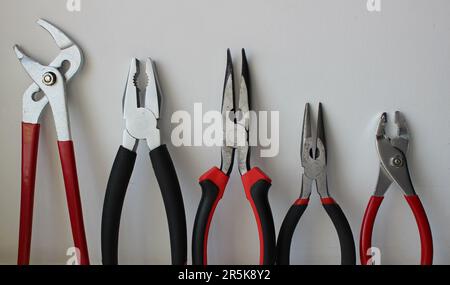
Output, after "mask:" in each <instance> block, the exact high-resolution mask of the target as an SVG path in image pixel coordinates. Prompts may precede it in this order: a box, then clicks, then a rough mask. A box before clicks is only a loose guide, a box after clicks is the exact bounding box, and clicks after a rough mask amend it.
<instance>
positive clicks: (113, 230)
mask: <svg viewBox="0 0 450 285" xmlns="http://www.w3.org/2000/svg"><path fill="white" fill-rule="evenodd" d="M138 73H139V72H138V61H137V59H133V60H132V62H131V67H130V72H129V75H128V82H127V87H126V91H125V95H124V100H123V115H124V118H125V120H126V128H125V130H124V132H123V144H122V145H121V146H120V148H119V151H118V152H117V155H116V159H115V160H114V165H113V167H112V170H111V174H110V177H109V181H108V186H107V188H106V195H105V201H104V205H103V215H102V237H101V238H102V261H103V264H105V265H114V264H117V263H118V240H119V226H120V216H121V213H122V206H123V202H124V199H125V194H126V191H127V188H128V183H129V181H130V178H131V174H132V172H133V168H134V164H135V161H136V149H137V146H138V143H139V140H141V139H145V140H146V141H147V145H148V147H149V149H150V160H151V162H152V166H153V170H154V171H155V176H156V179H157V180H158V184H159V187H160V188H161V194H162V196H163V201H164V206H165V208H166V214H167V219H168V224H169V234H170V244H171V249H172V264H176V265H183V264H186V259H187V233H186V216H185V211H184V204H183V197H182V194H181V190H180V185H179V182H178V178H177V173H176V171H175V167H174V165H173V162H172V159H171V157H170V154H169V151H168V150H167V147H166V146H165V145H161V139H160V133H159V129H158V127H157V126H158V119H159V109H160V101H161V91H160V88H159V84H158V78H157V76H156V70H155V68H154V65H153V63H152V61H151V60H150V59H148V60H147V68H146V73H147V76H148V86H147V90H146V94H145V107H140V104H139V94H138V93H139V92H138V89H137V87H136V78H137V75H138Z"/></svg>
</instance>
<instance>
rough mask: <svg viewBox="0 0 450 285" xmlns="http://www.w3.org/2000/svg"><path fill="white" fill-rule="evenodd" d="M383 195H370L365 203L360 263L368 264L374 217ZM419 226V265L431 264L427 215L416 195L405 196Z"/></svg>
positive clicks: (431, 247)
mask: <svg viewBox="0 0 450 285" xmlns="http://www.w3.org/2000/svg"><path fill="white" fill-rule="evenodd" d="M383 198H384V197H376V196H372V197H371V198H370V201H369V204H368V205H367V209H366V212H365V214H364V218H363V223H362V227H361V236H360V245H359V248H360V258H361V264H362V265H368V262H369V260H370V256H368V255H367V251H368V250H369V249H370V248H371V247H372V233H373V226H374V223H375V218H376V215H377V212H378V209H379V208H380V205H381V203H382V202H383ZM405 198H406V201H407V202H408V204H409V206H410V207H411V210H412V212H413V214H414V217H415V219H416V222H417V226H418V228H419V235H420V243H421V261H420V264H421V265H431V264H432V262H433V238H432V235H431V229H430V224H429V223H428V219H427V215H426V213H425V210H424V208H423V206H422V203H421V202H420V199H419V197H418V196H417V195H413V196H405Z"/></svg>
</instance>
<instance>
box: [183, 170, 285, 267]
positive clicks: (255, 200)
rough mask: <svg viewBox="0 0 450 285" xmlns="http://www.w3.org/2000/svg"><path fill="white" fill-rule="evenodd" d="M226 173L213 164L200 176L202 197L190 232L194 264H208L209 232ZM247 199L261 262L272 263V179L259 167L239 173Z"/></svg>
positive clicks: (273, 260)
mask: <svg viewBox="0 0 450 285" xmlns="http://www.w3.org/2000/svg"><path fill="white" fill-rule="evenodd" d="M228 179H229V176H227V175H226V174H225V173H223V172H222V171H221V170H220V169H219V168H217V167H214V168H212V169H210V170H209V171H208V172H206V173H205V174H204V175H202V176H201V177H200V179H199V181H200V186H201V187H202V198H201V200H200V204H199V207H198V210H197V214H196V216H195V222H194V232H193V236H192V262H193V264H194V265H207V259H208V234H209V228H210V225H211V221H212V217H213V215H214V211H215V209H216V207H217V204H218V203H219V201H220V200H221V199H222V197H223V193H224V191H225V187H226V185H227V183H228ZM242 183H243V185H244V189H245V193H246V196H247V199H248V200H249V202H250V204H251V206H252V210H253V213H254V215H255V219H256V223H257V225H258V234H259V241H260V264H261V265H268V264H274V263H275V248H276V241H275V226H274V222H273V217H272V211H271V209H270V205H269V201H268V191H269V188H270V186H271V180H270V179H269V178H268V177H267V176H266V175H265V174H264V173H263V172H262V171H261V170H259V169H258V168H253V169H251V170H250V171H248V172H247V173H246V174H244V175H243V176H242Z"/></svg>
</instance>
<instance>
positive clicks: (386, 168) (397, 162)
mask: <svg viewBox="0 0 450 285" xmlns="http://www.w3.org/2000/svg"><path fill="white" fill-rule="evenodd" d="M386 123H387V114H386V113H383V115H382V116H381V119H380V123H379V125H378V129H377V135H376V138H377V140H376V145H377V150H378V155H379V157H380V172H379V175H378V182H377V186H376V188H375V193H374V195H373V196H372V197H371V198H370V201H369V204H368V205H367V209H366V212H365V214H364V219H363V222H362V227H361V236H360V238H361V239H360V257H361V264H362V265H371V264H372V262H371V256H370V253H369V251H370V248H371V247H372V232H373V226H374V223H375V218H376V215H377V213H378V209H379V208H380V206H381V202H383V198H384V194H385V193H386V192H387V190H388V189H389V187H390V186H391V185H392V184H393V183H395V184H396V185H397V186H399V187H400V189H401V190H402V191H403V193H404V195H405V198H406V201H407V202H408V204H409V206H410V207H411V210H412V212H413V214H414V217H415V219H416V222H417V226H418V228H419V235H420V241H421V250H422V257H421V261H420V263H421V264H422V265H431V264H432V262H433V238H432V236H431V229H430V224H429V223H428V218H427V215H426V213H425V210H424V208H423V206H422V203H421V202H420V199H419V197H418V196H417V194H416V192H415V191H414V187H413V185H412V182H411V177H410V174H409V170H408V163H407V160H406V153H407V151H408V145H409V132H408V127H407V124H406V120H405V118H404V117H403V115H402V114H401V113H400V112H398V111H397V112H395V123H396V125H397V128H398V136H397V137H395V138H389V137H388V136H387V135H386V133H385V127H386Z"/></svg>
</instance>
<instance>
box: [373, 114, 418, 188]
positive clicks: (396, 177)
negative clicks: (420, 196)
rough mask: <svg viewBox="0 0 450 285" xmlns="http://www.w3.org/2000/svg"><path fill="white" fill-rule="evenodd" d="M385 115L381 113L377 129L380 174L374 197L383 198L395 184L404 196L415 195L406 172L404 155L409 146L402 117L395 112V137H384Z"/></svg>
mask: <svg viewBox="0 0 450 285" xmlns="http://www.w3.org/2000/svg"><path fill="white" fill-rule="evenodd" d="M386 124H387V114H386V113H383V114H382V115H381V118H380V122H379V124H378V128H377V135H376V145H377V150H378V155H379V157H380V173H379V175H378V182H377V187H376V189H375V194H374V195H375V196H380V197H381V196H384V194H385V193H386V191H387V190H388V189H389V186H390V185H391V184H392V183H393V182H395V183H396V184H397V185H398V186H399V187H400V188H401V189H402V191H403V193H404V194H405V195H406V196H411V195H415V191H414V186H413V185H412V182H411V176H410V174H409V170H408V163H407V160H406V153H407V151H408V145H409V131H408V126H407V124H406V120H405V118H404V116H403V115H402V114H401V113H400V112H399V111H397V112H395V124H396V125H397V137H395V138H389V137H388V136H387V135H386V131H385V128H386Z"/></svg>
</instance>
